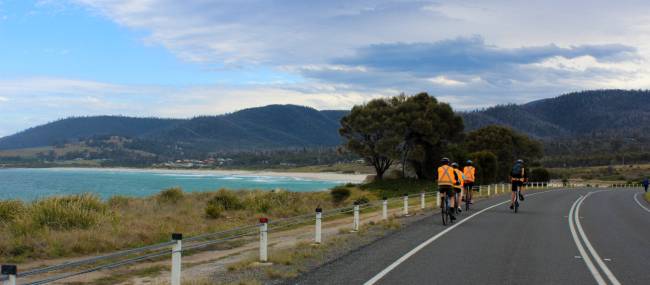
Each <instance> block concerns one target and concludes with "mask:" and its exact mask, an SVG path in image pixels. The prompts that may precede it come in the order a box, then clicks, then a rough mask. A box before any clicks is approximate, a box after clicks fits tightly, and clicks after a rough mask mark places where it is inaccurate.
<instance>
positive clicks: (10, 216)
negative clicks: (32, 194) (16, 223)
mask: <svg viewBox="0 0 650 285" xmlns="http://www.w3.org/2000/svg"><path fill="white" fill-rule="evenodd" d="M24 211H25V205H23V202H21V201H18V200H7V201H0V223H9V222H12V221H13V220H14V219H16V217H18V216H20V215H21V214H22V213H23V212H24Z"/></svg>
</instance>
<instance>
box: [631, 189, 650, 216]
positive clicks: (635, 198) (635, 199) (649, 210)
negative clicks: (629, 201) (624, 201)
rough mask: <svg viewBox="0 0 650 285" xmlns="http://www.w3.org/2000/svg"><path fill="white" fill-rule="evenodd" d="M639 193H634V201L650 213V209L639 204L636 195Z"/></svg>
mask: <svg viewBox="0 0 650 285" xmlns="http://www.w3.org/2000/svg"><path fill="white" fill-rule="evenodd" d="M639 194H641V193H636V194H634V201H636V203H637V204H639V206H641V208H643V209H644V210H646V212H648V213H650V209H648V208H647V207H646V206H643V204H641V202H640V201H639V199H638V198H637V197H636V196H639Z"/></svg>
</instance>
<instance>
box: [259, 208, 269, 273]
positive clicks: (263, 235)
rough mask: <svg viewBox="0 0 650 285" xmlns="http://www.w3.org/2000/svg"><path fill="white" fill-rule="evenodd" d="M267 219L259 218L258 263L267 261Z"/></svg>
mask: <svg viewBox="0 0 650 285" xmlns="http://www.w3.org/2000/svg"><path fill="white" fill-rule="evenodd" d="M268 246H269V219H268V218H260V263H267V262H268V261H269V251H268Z"/></svg>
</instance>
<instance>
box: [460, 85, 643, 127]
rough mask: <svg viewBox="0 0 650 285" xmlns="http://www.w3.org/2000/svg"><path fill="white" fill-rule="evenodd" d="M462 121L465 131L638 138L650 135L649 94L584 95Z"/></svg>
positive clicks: (469, 115)
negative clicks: (505, 129) (496, 128)
mask: <svg viewBox="0 0 650 285" xmlns="http://www.w3.org/2000/svg"><path fill="white" fill-rule="evenodd" d="M463 117H464V119H465V126H466V129H468V130H472V129H477V128H480V127H483V126H485V125H490V124H498V125H506V126H510V127H512V128H514V129H516V130H518V131H522V132H524V133H527V134H529V135H532V136H535V137H538V138H567V137H574V136H584V135H590V136H603V135H606V136H639V135H644V134H649V133H650V91H626V90H597V91H583V92H576V93H570V94H566V95H562V96H559V97H555V98H550V99H544V100H539V101H533V102H530V103H527V104H524V105H503V106H496V107H491V108H488V109H485V110H481V111H475V112H469V113H465V114H464V115H463Z"/></svg>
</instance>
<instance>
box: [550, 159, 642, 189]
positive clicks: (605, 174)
mask: <svg viewBox="0 0 650 285" xmlns="http://www.w3.org/2000/svg"><path fill="white" fill-rule="evenodd" d="M549 171H550V175H551V178H552V179H580V180H585V181H604V182H611V183H628V184H639V183H641V181H643V179H644V178H645V177H650V164H630V165H610V166H593V167H571V168H549Z"/></svg>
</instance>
